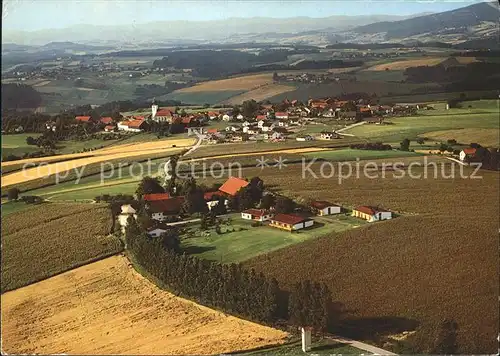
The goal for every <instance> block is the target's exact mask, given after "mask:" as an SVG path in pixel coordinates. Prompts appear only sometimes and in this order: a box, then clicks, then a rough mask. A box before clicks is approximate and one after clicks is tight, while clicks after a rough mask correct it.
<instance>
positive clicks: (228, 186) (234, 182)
mask: <svg viewBox="0 0 500 356" xmlns="http://www.w3.org/2000/svg"><path fill="white" fill-rule="evenodd" d="M247 185H248V182H247V181H246V180H244V179H241V178H236V177H230V178H229V179H228V180H227V181H226V182H225V183H224V184H223V185H222V186H221V187H220V188H219V191H221V192H222V193H225V194H228V195H231V196H234V195H236V193H238V191H239V190H240V189H241V188H244V187H246V186H247Z"/></svg>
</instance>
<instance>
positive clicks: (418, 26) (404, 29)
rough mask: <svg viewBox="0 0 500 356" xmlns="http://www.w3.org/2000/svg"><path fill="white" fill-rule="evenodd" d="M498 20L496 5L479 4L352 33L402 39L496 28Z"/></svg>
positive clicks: (377, 25) (385, 23) (360, 29)
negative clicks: (486, 26) (485, 25)
mask: <svg viewBox="0 0 500 356" xmlns="http://www.w3.org/2000/svg"><path fill="white" fill-rule="evenodd" d="M498 18H499V12H498V4H496V3H479V4H474V5H470V6H466V7H462V8H460V9H456V10H451V11H445V12H441V13H437V14H431V15H425V16H419V17H414V18H411V19H406V20H401V21H393V22H390V21H383V22H377V23H372V24H368V25H364V26H359V27H356V28H355V29H354V30H353V31H354V32H356V33H359V34H376V33H380V32H385V33H386V39H391V38H404V37H410V36H414V35H419V34H424V33H429V32H439V31H443V30H450V29H460V28H467V27H472V26H478V25H481V24H482V23H483V22H493V23H496V24H497V26H498Z"/></svg>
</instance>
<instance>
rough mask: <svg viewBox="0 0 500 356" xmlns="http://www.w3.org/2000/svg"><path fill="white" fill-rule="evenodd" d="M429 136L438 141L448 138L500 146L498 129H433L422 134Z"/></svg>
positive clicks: (467, 142)
mask: <svg viewBox="0 0 500 356" xmlns="http://www.w3.org/2000/svg"><path fill="white" fill-rule="evenodd" d="M420 136H421V137H428V138H430V139H433V140H436V141H443V142H446V141H447V140H451V139H455V140H457V142H459V143H463V144H467V145H468V144H470V143H471V142H476V143H479V144H481V145H483V146H486V147H492V146H493V147H498V146H500V130H498V129H477V128H471V129H455V130H442V131H433V132H428V133H425V134H422V135H420Z"/></svg>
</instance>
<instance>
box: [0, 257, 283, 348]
mask: <svg viewBox="0 0 500 356" xmlns="http://www.w3.org/2000/svg"><path fill="white" fill-rule="evenodd" d="M1 301H2V303H1V308H2V352H3V353H9V354H26V353H27V354H80V355H83V354H88V355H95V354H106V355H112V354H122V355H174V354H177V355H185V354H198V355H200V354H205V355H207V354H211V355H213V354H221V353H230V352H232V351H237V350H248V349H253V348H258V347H265V346H268V345H269V346H270V345H276V344H281V343H283V342H285V340H286V337H287V335H288V334H287V333H285V332H283V331H281V330H276V329H273V328H270V327H266V326H262V325H259V324H255V323H252V322H249V321H246V320H242V319H239V318H236V317H233V316H229V315H227V314H225V313H222V312H218V311H215V310H213V309H210V308H207V307H204V306H201V305H198V304H196V303H194V302H191V301H189V300H186V299H183V298H179V297H176V296H175V295H173V294H171V293H169V292H167V291H164V290H162V289H160V288H158V287H157V286H156V285H154V284H153V283H151V282H150V281H149V280H147V279H146V278H144V277H143V276H141V275H140V274H139V273H137V272H136V271H135V270H134V268H133V267H132V266H131V264H130V263H129V261H128V260H127V258H126V257H124V256H123V255H121V256H113V257H109V258H106V259H104V260H101V261H99V262H95V263H92V264H89V265H86V266H83V267H79V268H76V269H74V270H71V271H68V272H66V273H63V274H60V275H58V276H55V277H52V278H49V279H46V280H44V281H41V282H39V283H35V284H31V285H29V286H26V287H23V288H20V289H17V290H14V291H11V292H7V293H4V294H2V296H1Z"/></svg>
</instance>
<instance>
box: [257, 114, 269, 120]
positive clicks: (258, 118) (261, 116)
mask: <svg viewBox="0 0 500 356" xmlns="http://www.w3.org/2000/svg"><path fill="white" fill-rule="evenodd" d="M256 120H257V121H260V120H267V116H266V115H257V117H256Z"/></svg>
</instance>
